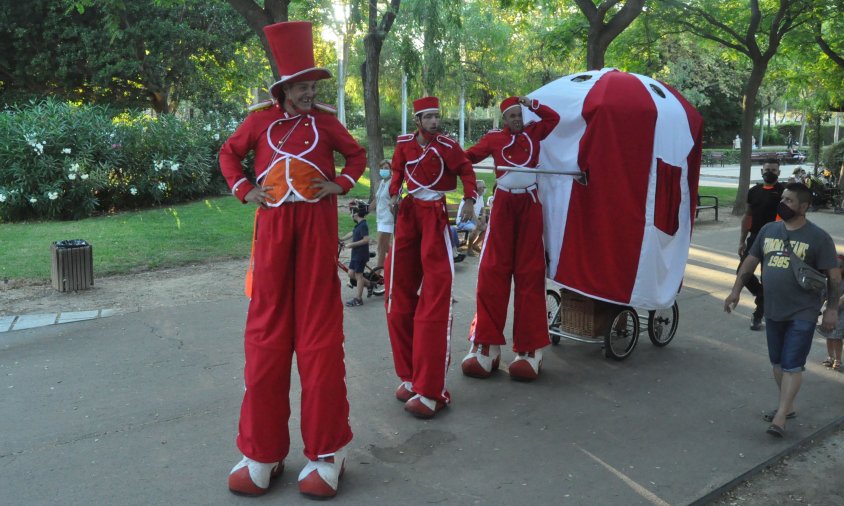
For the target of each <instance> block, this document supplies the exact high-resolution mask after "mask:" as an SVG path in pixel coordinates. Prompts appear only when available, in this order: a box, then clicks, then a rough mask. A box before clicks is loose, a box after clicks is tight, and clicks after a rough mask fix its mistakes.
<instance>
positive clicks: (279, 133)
mask: <svg viewBox="0 0 844 506" xmlns="http://www.w3.org/2000/svg"><path fill="white" fill-rule="evenodd" d="M291 129H292V130H293V131H292V133H291V132H290V131H291ZM288 134H290V135H289V137H287V135H288ZM285 137H287V138H286V139H285ZM282 141H283V144H282V145H281V147H280V148H279V145H280V144H281V143H282ZM252 149H254V150H255V175H256V177H257V178H258V179H259V180H260V179H261V174H263V173H264V172H265V171H266V170H267V168H268V167H269V166H270V164H271V163H273V161H274V160H277V159H278V158H280V157H281V158H283V157H285V156H287V157H288V158H292V159H297V158H298V159H301V160H304V161H306V162H307V165H308V166H310V164H312V165H313V166H315V167H316V168H317V169H318V170H319V172H321V173H322V174H323V175H324V176H325V177H326V178H327V179H328V180H330V181H334V182H335V183H337V184H339V185H340V186H341V187H342V188H343V192H344V193H346V192H348V191H349V190H350V189H351V188H352V187H353V186H354V185H355V182H356V181H357V179H358V178H359V177H360V176H361V174H363V171H364V170H365V169H366V151H364V149H363V148H362V147H360V145H358V143H357V142H355V140H354V138H352V136H351V135H350V134H349V132H348V130H346V128H345V127H344V126H343V125H342V124H341V123H340V122H339V121H338V120H337V118H336V117H334V116H333V115H332V114H329V113H326V112H322V111H320V110H317V109H312V110H311V111H310V112H308V113H307V114H304V115H301V114H300V115H296V116H291V115H290V114H288V113H287V112H285V111H284V110H282V109H281V107H280V106H279V104H273V105H272V106H271V107H269V108H267V109H262V110H258V111H255V112H253V113H251V114H250V115H249V116H247V117H246V119H245V120H244V121H243V123H242V124H241V125H240V127H239V128H238V129H237V131H236V132H235V133H234V134H233V135H232V136H231V137H229V139H228V140H227V141H226V143H225V144H223V147H222V149H221V150H220V168H221V170H222V172H223V176H224V177H225V178H226V182H228V184H229V187H230V188H231V189H232V193H233V194H234V196H235V197H237V198H238V199H240V200H241V202H245V200H244V198H245V197H246V194H247V193H249V191H250V190H252V189H253V188H255V185H254V184H253V183H252V182H251V181H249V180H248V179H247V177H246V175H245V174H244V172H243V166H242V165H241V160H243V159H244V158H245V157H246V155H247V153H249V151H250V150H252ZM334 151H338V152H339V153H341V154H342V155H343V157H344V158H345V159H346V166H345V167H344V168H343V170H341V171H340V175H339V176H338V175H337V174H336V172H335V170H334V153H333V152H334Z"/></svg>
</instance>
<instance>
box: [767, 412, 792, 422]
mask: <svg viewBox="0 0 844 506" xmlns="http://www.w3.org/2000/svg"><path fill="white" fill-rule="evenodd" d="M776 414H777V410H776V409H775V410H772V411H769V412H767V413H765V414H764V415H762V420H765V421H766V422H773V421H774V416H776ZM792 418H797V411H792V412H791V413H789V414H787V415H785V419H786V420H791V419H792Z"/></svg>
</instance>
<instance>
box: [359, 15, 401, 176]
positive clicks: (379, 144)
mask: <svg viewBox="0 0 844 506" xmlns="http://www.w3.org/2000/svg"><path fill="white" fill-rule="evenodd" d="M400 4H401V0H390V4H389V5H388V6H387V9H386V10H385V11H384V14H383V15H382V16H381V19H380V21H379V20H378V2H377V0H368V9H367V12H366V14H367V21H366V26H367V32H366V35H365V36H364V39H363V45H364V50H365V52H366V60H365V61H364V62H363V65H362V66H361V77H362V79H363V102H364V111H365V115H366V139H367V143H368V147H369V149H368V150H367V159H368V161H369V166H370V167H372V170H375V169H376V168H377V167H378V164H379V163H380V162H381V160H382V159H384V141H383V138H382V137H381V96H380V93H379V90H378V87H379V74H380V72H381V48H382V47H383V46H384V39H386V38H387V34H388V33H390V28H392V27H393V22H395V20H396V16H397V15H398V13H399V6H400ZM372 180H373V181H374V180H375V178H372ZM370 190H371V191H373V192H374V190H375V185H372V187H371V188H370Z"/></svg>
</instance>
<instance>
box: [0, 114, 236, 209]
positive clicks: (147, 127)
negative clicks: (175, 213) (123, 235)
mask: <svg viewBox="0 0 844 506" xmlns="http://www.w3.org/2000/svg"><path fill="white" fill-rule="evenodd" d="M235 127H236V122H232V121H230V120H226V121H223V120H222V119H220V118H215V117H214V116H213V115H206V116H203V117H200V118H195V119H193V120H191V121H183V120H180V119H178V118H175V117H173V116H165V117H161V118H150V117H148V116H145V115H142V114H135V115H132V114H128V113H123V114H120V115H117V116H115V115H114V114H112V113H111V111H109V110H108V109H107V108H104V107H99V106H75V105H72V104H67V103H63V102H58V101H55V100H51V99H47V100H44V101H41V102H38V103H32V104H29V105H28V106H26V107H20V108H10V109H6V110H5V111H2V112H0V221H20V220H29V219H78V218H82V217H85V216H90V215H92V214H95V213H98V212H104V211H116V210H123V209H135V208H139V207H144V206H150V205H155V204H160V203H167V204H172V203H177V202H183V201H186V200H191V199H195V198H198V197H201V196H205V195H209V194H214V193H219V192H221V191H225V189H226V188H225V183H224V182H223V179H222V176H221V175H220V173H219V168H218V166H217V161H216V157H217V152H218V151H219V149H220V146H221V145H222V143H223V141H224V140H225V139H226V138H227V137H228V135H230V134H231V132H232V131H233V129H234V128H235Z"/></svg>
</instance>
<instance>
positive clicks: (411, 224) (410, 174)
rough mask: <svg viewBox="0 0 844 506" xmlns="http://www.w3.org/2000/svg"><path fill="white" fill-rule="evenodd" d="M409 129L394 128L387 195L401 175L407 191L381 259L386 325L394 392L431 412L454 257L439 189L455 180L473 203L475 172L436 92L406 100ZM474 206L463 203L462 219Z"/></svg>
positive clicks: (436, 400)
mask: <svg viewBox="0 0 844 506" xmlns="http://www.w3.org/2000/svg"><path fill="white" fill-rule="evenodd" d="M413 111H414V114H415V118H414V121H415V123H416V126H417V129H418V130H417V131H416V132H415V133H413V134H408V135H402V136H400V137H399V138H398V141H397V143H396V150H395V153H394V155H393V160H392V171H393V175H392V179H391V182H390V196H391V199H392V202H393V203H394V204H395V203H397V202H398V199H399V196H400V194H401V190H402V182H405V184H406V185H407V192H408V196H407V197H405V198H404V199H403V200H401V203H400V205H399V208H398V215H397V217H396V230H395V237H394V240H393V248H392V250H391V251H390V254H389V256H388V258H387V262H386V265H385V274H386V280H385V282H386V285H387V291H386V293H385V295H386V297H385V305H386V309H387V328H388V330H389V333H390V344H391V346H392V349H393V361H394V363H395V367H396V374H397V375H398V377H399V378H400V379H401V381H402V383H401V384H400V385H399V387H398V389H397V390H396V398H397V399H398V400H400V401H401V402H404V403H405V409H406V410H407V411H408V412H410V413H411V414H412V415H414V416H416V417H419V418H431V417H433V416H434V415H436V413H437V412H439V411H440V410H442V409H443V408H444V407H445V406H446V405H447V404H448V403H449V402H450V401H451V397H450V395H449V393H448V390H447V388H446V384H445V379H446V373H447V372H448V364H449V361H450V355H451V349H450V339H451V321H452V313H451V303H452V282H453V278H454V264H453V261H452V258H453V257H452V247H451V235H450V230H449V226H448V214H447V212H446V202H445V197H444V193H445V192H448V191H452V190H454V189H455V188H456V187H457V177H458V176H459V177H460V179H461V181H462V182H463V195H464V198H465V199H466V200H469V201H470V203H471V204H474V198H473V197H474V196H475V172H474V170H473V169H472V164H471V163H470V162H469V160H468V159H467V158H466V154H465V153H464V151H463V150H462V149H461V148H460V145H459V144H457V143H456V142H455V141H454V140H452V139H450V138H448V137H446V136H445V135H442V134H440V133H439V122H440V112H439V100H438V99H437V98H436V97H425V98H420V99H419V100H416V101H414V102H413ZM473 218H474V206H473V205H467V206H464V216H463V219H464V220H471V219H473ZM543 300H544V299H543Z"/></svg>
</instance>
